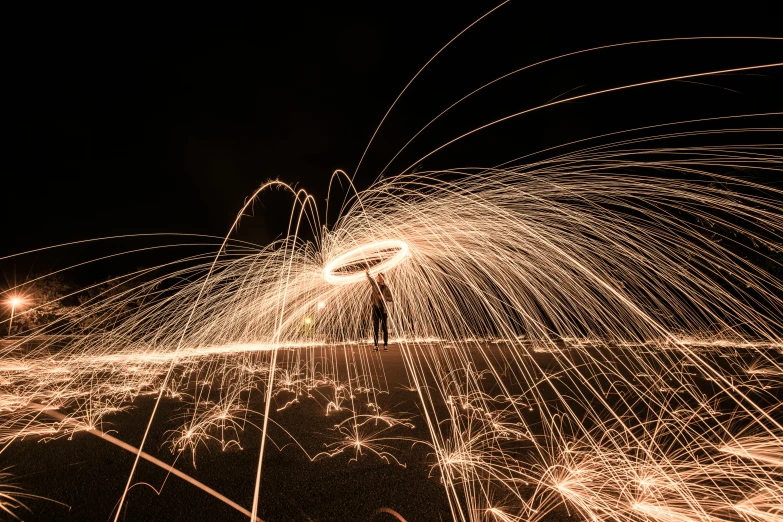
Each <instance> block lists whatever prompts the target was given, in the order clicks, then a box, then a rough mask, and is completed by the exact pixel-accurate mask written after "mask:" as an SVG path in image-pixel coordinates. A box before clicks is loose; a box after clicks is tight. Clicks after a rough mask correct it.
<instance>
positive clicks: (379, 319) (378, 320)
mask: <svg viewBox="0 0 783 522" xmlns="http://www.w3.org/2000/svg"><path fill="white" fill-rule="evenodd" d="M365 274H367V280H368V281H369V282H370V288H371V291H372V293H371V295H370V304H371V305H372V338H373V341H374V342H375V351H376V352H377V351H378V328H379V327H380V328H382V329H383V351H388V350H389V326H388V323H387V319H388V317H389V315H388V313H387V310H386V300H389V301H391V292H390V291H389V287H388V286H386V284H385V283H384V282H383V274H378V277H377V281H376V280H373V278H372V277H371V276H370V271H369V269H368V270H365Z"/></svg>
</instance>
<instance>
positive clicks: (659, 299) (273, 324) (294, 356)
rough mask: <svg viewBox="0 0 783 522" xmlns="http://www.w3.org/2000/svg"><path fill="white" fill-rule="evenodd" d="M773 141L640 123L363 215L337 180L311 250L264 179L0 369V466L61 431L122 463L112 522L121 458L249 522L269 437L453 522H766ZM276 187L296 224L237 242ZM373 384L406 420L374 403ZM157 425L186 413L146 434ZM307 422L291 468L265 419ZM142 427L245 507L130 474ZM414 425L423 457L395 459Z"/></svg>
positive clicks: (366, 197) (298, 193)
mask: <svg viewBox="0 0 783 522" xmlns="http://www.w3.org/2000/svg"><path fill="white" fill-rule="evenodd" d="M460 34H462V33H460ZM596 49H597V48H596ZM441 51H442V49H441ZM439 52H440V51H439ZM572 54H577V53H569V54H568V55H562V56H570V55H572ZM436 56H437V55H436ZM428 63H429V62H428ZM780 65H781V64H779V63H770V64H756V65H753V66H747V67H731V68H721V69H716V70H714V71H711V72H701V73H695V74H679V75H676V76H674V75H673V76H666V77H664V78H657V79H653V80H647V81H644V82H636V83H632V84H627V85H624V86H620V87H612V88H608V89H600V90H596V91H594V92H591V93H587V94H581V95H575V96H570V97H564V98H560V99H558V100H556V101H552V102H548V103H545V104H542V105H539V106H534V107H531V108H529V109H526V110H524V111H516V112H514V113H513V114H510V115H508V116H506V117H504V118H500V119H494V120H492V122H490V123H488V124H484V125H481V126H479V127H477V128H475V129H473V130H471V131H469V132H467V133H464V132H462V133H460V134H459V135H458V136H457V137H456V138H454V139H452V140H450V141H447V142H446V143H445V144H442V145H441V146H439V147H437V148H435V149H434V150H432V151H431V152H430V153H428V154H427V155H425V156H423V158H428V157H431V156H432V155H433V154H435V153H436V152H438V151H440V150H442V149H443V148H444V147H446V146H448V145H451V144H454V143H457V142H459V141H460V140H463V138H466V137H467V136H470V135H472V134H474V133H476V132H478V131H480V130H483V129H486V128H487V127H489V126H492V125H495V124H497V123H499V122H502V121H507V120H508V119H510V118H516V117H519V116H523V115H525V114H529V113H531V112H533V111H538V110H543V109H546V108H548V107H552V106H554V105H557V104H562V103H567V102H569V101H575V100H580V99H585V98H587V97H592V96H596V95H599V94H601V95H604V94H605V95H609V94H611V93H617V92H619V91H621V90H629V89H632V88H637V87H642V86H644V87H650V88H655V87H656V86H659V85H661V84H664V83H671V82H673V81H675V80H683V79H693V78H699V77H704V76H712V75H716V74H723V73H727V72H748V71H753V70H762V69H767V70H769V69H772V68H775V67H780ZM520 70H521V69H520ZM420 72H421V71H419V73H420ZM417 76H418V73H417ZM414 79H415V77H414ZM491 84H492V82H490V83H489V84H486V85H491ZM408 85H410V83H409V84H408ZM482 88H483V87H482ZM406 89H407V87H406ZM403 92H404V91H403ZM474 92H475V91H474ZM398 100H399V97H398V98H397V99H396V100H395V102H394V103H395V104H396V103H397V101H398ZM392 106H394V105H392ZM453 106H454V105H452V106H450V107H449V108H451V107H453ZM388 114H389V113H388V112H387V113H386V116H388ZM441 114H442V113H441ZM779 116H780V115H779V114H777V113H773V112H769V113H762V114H749V115H745V116H742V115H738V116H732V117H721V118H714V119H710V118H705V119H702V120H690V121H683V122H671V123H667V124H660V125H650V126H647V127H640V128H637V129H634V132H630V131H628V132H627V133H623V132H618V133H610V134H605V135H602V136H598V137H596V138H595V139H593V140H580V141H578V142H572V143H571V144H569V145H570V146H569V147H562V148H557V147H554V148H550V149H547V150H546V151H541V152H539V153H538V154H536V155H527V156H520V157H519V159H516V160H510V161H508V160H506V161H504V162H503V163H497V165H500V166H497V167H494V168H451V169H447V170H421V171H417V172H411V171H409V170H405V171H403V172H402V173H400V174H397V175H394V176H390V177H387V178H383V179H378V180H377V181H376V182H375V183H373V184H372V185H371V186H369V187H368V188H366V189H364V190H355V187H354V185H353V180H352V179H349V180H348V181H349V183H350V187H351V189H353V190H351V191H349V192H348V193H347V195H346V196H345V198H346V199H345V202H344V205H343V206H342V208H341V210H340V213H339V216H338V218H337V220H336V221H335V222H334V223H333V224H330V225H329V226H326V225H324V224H323V223H325V222H326V219H327V217H328V211H327V212H326V213H324V214H322V215H321V214H319V207H318V205H317V204H316V203H317V202H316V201H315V200H314V198H313V197H312V196H311V195H309V194H308V193H306V192H305V191H303V190H298V189H296V188H295V187H292V186H290V185H288V184H285V183H283V182H282V181H279V180H273V181H269V182H267V183H265V184H263V185H261V186H260V187H259V188H258V190H256V191H255V192H254V193H253V194H252V196H251V197H250V198H249V199H248V200H247V201H246V203H245V205H244V206H243V207H242V208H241V210H240V211H239V213H238V214H237V217H236V219H235V221H234V223H233V224H232V226H231V227H230V231H229V233H228V234H227V236H226V237H225V238H224V239H223V241H222V242H221V243H220V244H219V245H212V246H210V247H209V248H210V250H209V252H208V254H198V255H195V256H192V257H189V258H188V259H187V263H185V262H183V263H178V262H173V263H171V264H169V265H166V266H165V268H166V270H165V273H164V274H163V275H160V276H157V277H154V278H152V279H151V280H143V278H142V277H141V275H142V274H141V273H134V274H131V275H130V276H128V277H125V278H118V279H117V280H116V282H117V285H118V286H119V285H120V283H122V284H123V285H125V286H123V287H122V288H121V291H117V292H114V293H112V292H108V291H107V292H106V293H105V295H102V296H101V298H92V299H89V300H87V301H85V302H84V303H83V304H82V305H81V306H79V307H77V308H75V310H73V311H71V312H70V313H69V315H67V316H65V317H64V318H58V320H57V321H53V322H52V323H51V324H49V325H47V326H44V327H38V328H36V329H34V330H32V331H28V332H23V333H22V335H20V336H19V337H18V338H15V339H12V340H10V341H7V342H6V344H4V345H3V346H4V347H3V348H2V351H0V355H1V356H2V363H0V412H2V414H3V415H2V417H1V418H0V443H2V444H3V447H2V449H0V453H4V452H6V451H8V448H10V447H12V445H13V444H14V443H16V442H18V441H20V440H22V439H25V438H36V439H39V440H44V441H46V440H52V439H55V438H63V437H67V436H70V435H72V434H74V433H75V432H78V431H89V432H92V433H93V434H101V436H102V437H103V438H105V439H106V440H108V441H110V442H113V443H114V444H116V445H118V446H120V447H122V448H123V449H125V450H128V451H132V452H133V453H134V454H135V455H136V459H135V461H134V464H133V467H132V469H131V470H130V473H129V476H128V479H127V482H126V485H125V488H124V491H123V492H122V493H121V496H120V498H119V503H118V508H117V509H116V512H115V520H118V519H119V517H120V510H121V508H122V506H123V505H124V504H125V503H126V502H128V497H127V495H128V492H129V491H130V490H131V488H132V487H133V485H134V484H138V483H141V481H140V479H138V478H137V477H136V475H137V472H138V470H137V467H138V463H139V461H140V459H145V460H148V461H150V462H152V463H154V464H156V465H158V466H160V467H162V468H164V469H166V470H167V471H170V472H172V473H174V474H175V475H177V476H178V477H180V478H182V479H184V480H187V481H188V482H190V483H191V484H194V485H196V486H198V487H200V488H201V489H203V490H204V491H206V492H208V493H210V494H211V495H213V496H216V498H219V499H220V500H221V501H223V502H226V503H228V504H229V505H231V506H232V507H234V508H235V509H237V510H238V511H240V512H241V513H243V514H244V515H245V516H248V517H250V518H251V519H253V520H255V519H257V517H258V514H259V512H262V511H261V510H262V509H263V504H264V497H263V491H264V490H263V485H262V470H266V469H267V468H266V467H265V466H264V456H265V453H266V452H267V451H268V450H269V449H268V448H267V442H268V441H271V438H270V436H269V431H270V429H272V428H274V429H279V430H281V432H282V433H284V436H285V437H286V438H287V439H291V444H293V445H294V446H295V447H298V448H299V449H300V450H301V451H302V453H303V454H305V455H306V456H307V458H308V459H309V460H319V461H322V460H327V459H333V460H337V459H344V460H345V461H347V462H349V463H352V462H355V461H359V460H361V459H374V460H376V461H378V462H383V463H386V464H391V465H394V466H397V465H399V466H400V467H403V468H404V467H405V466H406V462H405V461H404V459H403V457H402V455H404V454H405V450H406V449H408V448H410V447H411V446H412V445H420V444H423V445H425V447H426V449H427V451H429V452H430V457H429V458H430V459H431V461H430V463H429V464H430V465H431V467H430V469H431V477H433V478H434V479H435V478H437V479H439V480H440V481H441V482H442V485H443V490H444V491H445V495H446V498H447V500H448V506H449V509H450V513H451V516H452V517H453V518H454V519H455V520H470V521H479V520H502V521H512V520H513V521H521V520H526V521H538V520H547V519H548V518H549V517H556V516H558V514H559V513H566V514H568V515H575V516H578V517H579V518H581V519H585V520H594V521H609V520H617V521H622V522H637V521H661V522H664V521H666V522H673V521H680V522H723V521H725V522H728V521H734V520H758V521H764V522H768V521H772V520H779V519H780V515H781V514H782V513H783V460H781V457H780V455H783V416H782V415H783V412H782V410H781V402H780V393H781V389H782V388H783V382H781V379H780V377H781V375H783V281H781V278H780V275H779V274H780V273H781V269H782V268H783V257H781V255H782V254H783V203H782V202H781V201H782V199H783V191H781V190H780V188H778V186H776V185H774V184H765V183H764V182H761V181H759V180H764V179H767V180H768V179H770V176H780V174H781V173H783V154H782V152H783V147H781V146H780V145H779V142H780V135H781V132H783V128H781V127H780V125H779V122H778V118H779ZM384 118H385V116H384ZM433 121H434V120H433ZM696 123H699V124H701V125H705V124H708V128H705V127H703V126H702V127H700V126H696V125H695V124H696ZM428 125H429V124H428ZM376 132H377V130H376ZM374 136H375V134H374V135H373V137H374ZM749 136H750V137H751V138H752V139H753V142H752V143H748V137H749ZM365 152H366V151H365ZM419 161H421V160H419ZM419 161H417V162H416V163H418V162H419ZM341 176H343V177H345V178H348V176H345V175H344V173H342V172H340V173H335V174H334V175H333V177H332V180H333V181H335V180H340V179H341ZM754 176H755V177H754ZM272 189H282V190H283V191H285V192H286V193H287V194H290V195H291V197H292V200H293V203H292V206H291V211H290V215H289V220H288V227H287V229H286V231H285V234H283V236H282V238H281V239H279V240H277V241H274V242H272V243H271V244H269V245H267V246H265V247H263V248H255V249H253V248H250V246H249V245H248V244H245V243H240V242H235V241H234V240H233V239H232V235H233V234H234V232H235V231H236V228H237V227H238V225H239V223H240V221H241V220H242V219H243V216H245V215H246V211H247V210H248V209H249V208H250V207H251V206H252V205H253V204H254V203H255V202H256V201H258V200H260V199H263V198H264V197H266V195H267V193H268V192H269V191H270V190H272ZM331 193H332V187H331V186H330V188H329V194H330V195H331ZM322 216H323V219H322ZM306 238H311V239H306ZM180 246H181V245H180ZM187 246H192V245H191V244H188V245H187ZM202 246H204V245H202ZM155 248H157V247H155ZM215 248H217V250H214V249H215ZM134 251H135V250H129V252H134ZM112 255H119V254H110V256H112ZM107 257H109V256H107ZM365 270H366V271H368V272H369V273H370V274H373V275H374V274H377V273H380V272H383V273H384V274H385V276H386V279H387V281H388V283H389V288H390V291H391V293H392V297H393V299H392V300H391V301H390V302H389V304H388V312H389V313H388V316H389V317H388V318H389V328H390V330H391V331H390V334H391V339H392V342H393V344H394V350H395V351H398V352H399V356H400V357H401V359H402V361H403V364H404V372H405V373H404V376H405V379H406V380H407V383H390V380H389V378H388V376H387V369H386V367H385V366H384V358H383V357H384V356H381V355H380V354H374V353H373V352H372V351H371V350H370V348H369V347H370V338H369V335H368V327H367V319H368V317H367V316H368V304H367V303H368V301H369V294H370V289H369V287H368V285H367V282H366V275H365ZM151 273H152V271H144V274H143V275H145V276H147V275H149V274H151ZM129 282H130V284H128V283H129ZM45 305H46V303H36V305H35V306H36V307H42V306H45ZM9 323H10V321H9ZM74 324H76V325H80V328H81V329H80V330H79V333H78V334H74V333H73V331H72V326H73V325H74ZM10 326H11V325H10V324H9V328H10ZM69 328H71V329H70V330H69ZM395 385H402V386H404V389H405V390H407V391H408V392H410V395H412V396H414V397H415V399H416V400H417V402H418V406H419V409H420V415H419V416H418V418H414V417H413V416H412V415H410V414H407V413H401V412H396V411H392V410H391V408H390V406H389V405H387V404H384V403H383V402H384V396H385V395H386V394H389V393H390V390H391V388H392V387H393V386H395ZM144 396H149V397H151V398H154V406H153V407H152V408H151V413H150V414H149V417H148V418H147V419H146V427H145V431H144V434H143V437H142V438H141V443H140V445H139V446H138V447H133V446H131V445H129V444H127V443H124V442H122V441H121V440H120V438H119V437H113V436H111V435H108V434H106V430H104V429H103V428H102V424H101V423H102V422H104V420H105V421H106V422H107V423H108V422H109V419H110V418H111V416H112V415H115V414H117V413H118V412H122V411H125V410H126V409H127V408H128V407H129V406H130V405H132V404H133V403H134V402H136V401H137V399H138V398H139V397H144ZM167 401H171V402H173V403H177V404H183V405H186V407H185V408H184V410H183V411H184V413H183V412H182V411H181V412H180V413H179V414H178V415H177V416H175V417H174V418H170V419H158V418H157V417H156V416H157V415H158V413H159V410H160V408H159V407H160V406H161V405H163V404H164V403H166V404H167V403H168V402H167ZM305 401H312V402H313V403H315V404H317V405H318V407H319V408H320V411H321V412H322V413H323V415H324V416H328V417H329V418H330V421H329V422H330V423H331V422H332V421H331V419H332V418H334V421H333V423H332V428H331V429H330V430H329V433H327V434H326V442H323V444H322V445H321V446H320V447H317V449H315V450H314V451H312V452H310V451H309V450H308V449H307V448H306V446H307V442H305V441H301V440H296V438H295V437H294V436H293V435H292V434H291V432H289V431H287V430H286V429H285V427H284V426H282V425H281V424H279V423H277V421H276V420H275V419H274V415H275V414H278V413H280V412H292V411H297V410H298V409H299V406H300V405H301V404H302V403H303V402H305ZM150 403H152V399H150ZM55 410H56V412H55ZM256 412H259V413H256ZM158 422H160V423H164V422H168V423H169V424H168V425H167V426H166V428H171V429H166V430H165V436H164V438H165V439H166V440H165V441H164V442H165V444H164V445H165V447H166V448H168V449H169V450H170V451H171V452H172V453H173V454H174V455H175V456H176V459H175V460H176V461H177V462H179V457H180V456H182V455H184V454H188V455H189V457H190V458H183V459H182V461H184V462H187V464H185V465H192V466H193V467H194V468H195V467H196V466H197V462H198V459H199V455H200V452H201V451H203V449H205V448H216V449H218V450H221V451H229V450H231V451H247V452H248V453H249V455H250V457H251V458H253V459H256V458H257V466H256V467H255V473H254V477H253V478H254V488H253V501H252V507H251V509H245V508H242V507H241V506H239V505H238V504H236V503H233V502H232V501H230V500H229V499H228V498H226V497H224V496H222V495H220V494H219V493H217V492H216V491H215V490H213V489H211V488H210V487H209V486H207V485H205V484H203V483H201V482H199V481H196V480H195V479H193V478H191V477H189V476H188V475H187V473H185V472H184V471H182V470H178V469H176V468H174V466H173V465H168V464H165V463H164V462H163V461H161V460H159V459H156V458H155V457H153V456H152V455H150V454H149V453H148V452H149V451H150V450H145V446H147V445H148V444H149V443H150V440H151V439H150V437H152V433H153V430H152V428H153V425H154V424H155V423H158ZM171 423H175V425H173V426H172V425H171ZM270 423H271V425H270ZM417 425H419V426H423V428H422V429H423V430H424V431H426V434H427V440H419V439H417V438H415V437H413V436H411V435H410V432H411V431H413V430H414V429H415V428H416V426H417ZM251 435H252V436H251ZM247 441H252V444H248V442H247ZM275 445H277V444H276V443H275ZM278 447H279V448H281V447H284V446H278ZM312 447H313V446H310V448H312ZM310 455H313V457H310ZM265 472H266V471H265ZM118 495H119V493H118ZM17 508H18V506H17V505H16V504H13V505H12V506H11V507H9V508H7V509H6V508H5V507H3V509H5V510H6V511H12V510H14V509H17ZM384 510H385V511H384ZM381 512H383V513H386V514H389V515H391V516H395V517H397V518H398V519H400V520H402V519H403V518H402V515H400V514H399V513H397V511H395V510H393V509H391V508H382V509H381V510H379V511H377V513H381Z"/></svg>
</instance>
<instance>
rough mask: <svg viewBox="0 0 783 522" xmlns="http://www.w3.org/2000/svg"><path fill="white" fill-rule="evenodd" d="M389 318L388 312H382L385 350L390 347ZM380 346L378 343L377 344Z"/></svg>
mask: <svg viewBox="0 0 783 522" xmlns="http://www.w3.org/2000/svg"><path fill="white" fill-rule="evenodd" d="M388 318H389V316H388V314H387V313H386V312H381V328H383V347H384V349H385V348H386V347H387V346H389V325H388V321H387V319H388ZM375 345H376V346H377V345H378V342H377V341H376V342H375Z"/></svg>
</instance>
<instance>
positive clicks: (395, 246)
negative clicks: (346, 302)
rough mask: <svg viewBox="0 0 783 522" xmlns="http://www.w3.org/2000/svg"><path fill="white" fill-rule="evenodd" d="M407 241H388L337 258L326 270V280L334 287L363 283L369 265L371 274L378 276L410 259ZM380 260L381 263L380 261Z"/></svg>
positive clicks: (354, 250)
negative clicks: (407, 258) (379, 273)
mask: <svg viewBox="0 0 783 522" xmlns="http://www.w3.org/2000/svg"><path fill="white" fill-rule="evenodd" d="M408 253H409V249H408V244H407V243H406V242H405V241H400V240H399V239H386V240H383V241H375V242H374V243H368V244H366V245H362V246H360V247H359V248H355V249H353V250H349V251H348V252H346V253H344V254H341V255H339V256H337V257H336V258H334V259H332V260H331V261H330V262H329V263H327V265H326V267H325V268H324V279H325V280H326V281H327V282H328V283H331V284H333V285H347V284H350V283H357V282H359V281H363V280H364V278H365V275H364V271H365V269H366V267H367V266H368V265H371V266H370V273H371V274H373V275H374V274H377V273H378V272H384V271H386V270H389V269H390V268H394V267H395V266H397V265H399V264H400V263H402V261H403V260H404V259H405V258H406V257H408ZM379 259H380V261H378V260H379Z"/></svg>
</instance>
